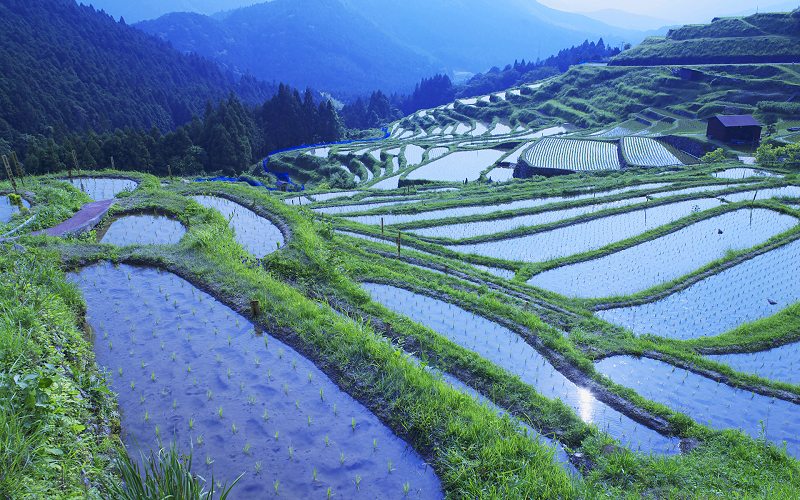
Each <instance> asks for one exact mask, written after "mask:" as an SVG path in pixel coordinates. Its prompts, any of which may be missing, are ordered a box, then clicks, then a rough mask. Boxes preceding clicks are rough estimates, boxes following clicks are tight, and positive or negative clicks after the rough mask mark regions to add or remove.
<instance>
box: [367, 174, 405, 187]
mask: <svg viewBox="0 0 800 500" xmlns="http://www.w3.org/2000/svg"><path fill="white" fill-rule="evenodd" d="M399 186H400V175H399V174H398V175H395V176H394V177H389V178H388V179H383V180H382V181H378V182H376V183H375V184H373V185H372V186H370V188H371V189H380V190H384V191H391V190H392V189H397V188H398V187H399Z"/></svg>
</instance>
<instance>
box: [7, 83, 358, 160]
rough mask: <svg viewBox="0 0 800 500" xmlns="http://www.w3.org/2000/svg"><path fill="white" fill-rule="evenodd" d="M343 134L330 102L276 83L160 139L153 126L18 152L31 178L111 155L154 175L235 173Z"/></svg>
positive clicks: (36, 143)
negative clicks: (253, 101)
mask: <svg viewBox="0 0 800 500" xmlns="http://www.w3.org/2000/svg"><path fill="white" fill-rule="evenodd" d="M342 130H343V129H342V125H341V123H340V121H339V117H338V115H337V113H336V110H335V109H334V108H333V106H332V105H331V104H330V102H329V101H324V102H322V103H320V104H317V103H316V102H315V100H314V96H313V93H312V92H311V91H310V90H307V91H306V92H305V94H304V95H302V96H301V95H300V93H299V92H298V91H296V90H294V89H291V88H290V87H288V86H284V85H280V86H279V88H278V93H277V94H275V96H273V97H272V98H271V99H269V100H268V101H266V102H265V103H264V104H263V105H261V106H255V107H253V106H249V105H247V104H244V103H242V102H241V100H240V99H239V98H238V97H236V96H235V95H233V94H231V95H230V96H229V97H228V98H227V99H225V100H223V101H221V102H220V103H219V104H218V105H216V106H214V105H211V104H208V105H207V106H206V110H205V113H204V114H203V117H202V118H200V117H199V116H195V117H194V118H193V119H192V120H191V121H190V122H189V123H188V124H186V125H183V126H181V127H178V128H177V129H175V130H174V131H170V132H167V133H165V134H164V133H162V132H161V131H160V130H159V129H158V128H157V127H152V128H151V129H149V130H145V129H142V128H126V129H116V130H115V131H111V132H106V133H100V134H98V133H95V132H89V133H87V134H70V135H68V136H67V137H65V139H64V140H63V141H58V142H57V141H56V140H54V139H53V138H48V137H44V136H32V135H29V136H26V137H27V139H28V142H27V143H26V144H24V147H23V148H22V151H21V153H22V157H23V158H24V160H23V161H24V164H25V168H26V170H27V172H28V173H35V174H40V173H47V172H56V171H63V170H66V169H68V168H76V167H78V168H86V169H95V168H107V167H112V158H113V166H114V167H116V168H121V169H126V170H138V171H142V172H148V173H152V174H155V175H168V174H170V173H172V174H173V175H196V174H202V173H209V174H211V173H215V174H216V173H219V174H224V175H237V174H239V173H241V172H243V171H245V170H247V169H249V167H250V166H251V165H252V164H253V163H254V162H257V161H258V160H259V159H260V158H262V157H264V156H266V155H267V153H269V152H272V151H275V150H277V149H282V148H286V147H290V146H295V145H298V144H313V143H317V142H330V141H335V140H338V139H339V138H340V137H341V134H342ZM73 151H75V156H76V157H77V165H76V164H75V161H74V159H73V157H72V152H73Z"/></svg>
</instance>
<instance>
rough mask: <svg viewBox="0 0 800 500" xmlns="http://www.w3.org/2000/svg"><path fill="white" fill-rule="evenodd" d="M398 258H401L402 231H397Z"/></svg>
mask: <svg viewBox="0 0 800 500" xmlns="http://www.w3.org/2000/svg"><path fill="white" fill-rule="evenodd" d="M397 256H398V257H400V231H397Z"/></svg>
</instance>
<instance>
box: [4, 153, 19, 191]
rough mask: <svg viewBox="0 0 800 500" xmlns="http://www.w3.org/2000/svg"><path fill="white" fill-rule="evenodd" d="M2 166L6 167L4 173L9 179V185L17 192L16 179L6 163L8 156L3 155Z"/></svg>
mask: <svg viewBox="0 0 800 500" xmlns="http://www.w3.org/2000/svg"><path fill="white" fill-rule="evenodd" d="M3 166H4V167H5V168H6V175H8V178H9V179H10V180H11V187H13V188H14V193H15V194H17V181H16V179H14V173H13V172H12V171H11V165H10V164H9V163H8V156H6V155H3Z"/></svg>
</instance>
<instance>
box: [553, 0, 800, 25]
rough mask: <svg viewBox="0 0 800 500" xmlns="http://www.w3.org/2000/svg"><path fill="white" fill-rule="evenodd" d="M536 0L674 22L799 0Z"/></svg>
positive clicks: (576, 9) (570, 8)
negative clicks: (615, 10) (619, 11)
mask: <svg viewBox="0 0 800 500" xmlns="http://www.w3.org/2000/svg"><path fill="white" fill-rule="evenodd" d="M538 1H539V3H541V4H544V5H547V6H549V7H553V8H555V9H559V10H567V11H570V12H593V11H598V10H604V9H619V10H624V11H627V12H631V13H633V14H641V15H645V16H650V17H656V18H659V19H664V20H667V21H673V22H705V21H708V20H710V19H711V18H713V17H716V16H724V15H732V14H740V13H742V12H748V11H755V10H756V8H760V9H761V10H762V11H765V10H773V9H774V8H775V7H776V6H779V7H783V8H786V6H787V5H792V4H793V3H794V4H795V5H796V4H800V0H798V2H792V1H790V0H538Z"/></svg>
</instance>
